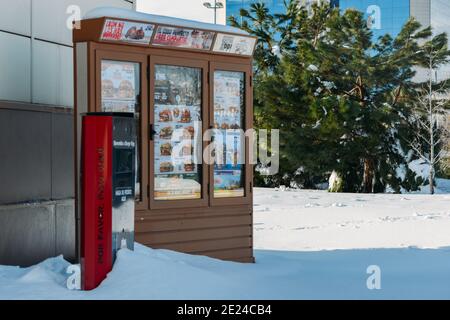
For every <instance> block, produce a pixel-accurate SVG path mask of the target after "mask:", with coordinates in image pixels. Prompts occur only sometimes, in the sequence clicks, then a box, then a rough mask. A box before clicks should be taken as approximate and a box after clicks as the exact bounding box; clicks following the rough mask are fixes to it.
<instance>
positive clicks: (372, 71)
mask: <svg viewBox="0 0 450 320" xmlns="http://www.w3.org/2000/svg"><path fill="white" fill-rule="evenodd" d="M297 4H298V2H297V1H290V2H288V3H286V6H287V10H286V13H285V14H281V15H270V14H269V13H268V11H267V10H266V8H265V6H264V5H263V4H257V5H256V4H255V5H253V6H252V7H251V9H250V10H249V11H245V10H243V11H242V12H241V15H242V17H243V22H242V23H238V22H237V20H236V19H232V23H233V24H234V25H236V26H238V27H241V28H243V29H245V30H247V31H248V32H250V33H251V34H253V35H256V36H257V37H258V39H259V41H258V46H257V55H256V58H255V61H256V63H255V65H256V66H255V69H256V70H257V73H256V77H255V121H256V124H255V126H256V127H257V128H267V129H271V128H275V129H280V149H281V150H280V156H281V159H280V167H281V169H282V170H281V172H280V174H279V175H278V176H276V177H271V178H270V179H266V182H269V183H270V184H272V185H273V184H280V183H284V184H287V183H291V182H297V183H299V184H300V185H302V186H303V187H314V185H315V183H316V182H319V181H324V180H326V177H327V176H328V175H329V174H331V173H332V172H334V174H335V175H336V176H338V177H339V178H341V179H342V190H343V191H351V192H382V191H384V190H385V188H386V187H387V186H388V185H389V186H391V187H392V188H393V189H394V190H396V191H400V189H401V188H402V187H404V181H402V179H401V178H399V177H397V174H396V171H397V169H398V168H399V167H400V166H402V165H403V166H404V165H405V164H406V160H405V156H404V154H403V151H402V150H401V149H402V148H401V147H399V145H401V142H399V141H400V140H401V138H402V137H403V136H406V137H408V136H409V133H408V128H409V126H408V125H409V123H408V119H410V116H411V112H412V111H411V107H410V99H409V98H408V97H409V96H410V95H411V94H412V93H413V92H414V83H413V81H412V78H413V76H414V74H415V71H414V65H415V64H417V63H419V60H420V56H419V54H418V53H419V52H420V46H419V44H418V41H419V40H421V39H425V38H426V37H429V36H430V30H429V29H425V30H420V24H419V23H417V22H416V21H414V20H411V21H409V22H408V23H407V24H406V25H405V26H404V28H403V29H402V31H401V32H400V34H399V35H398V37H396V38H395V39H392V38H391V37H390V36H389V35H386V36H383V37H381V38H380V39H378V40H377V41H373V40H372V39H373V38H372V33H371V31H370V29H369V28H368V27H367V21H366V20H365V19H364V17H363V15H362V13H360V12H358V11H355V10H348V11H346V12H344V13H341V12H339V10H338V9H334V8H331V7H330V6H329V5H326V4H322V5H313V6H312V10H311V11H307V10H306V9H305V8H303V7H299V6H298V5H297ZM248 21H249V22H248ZM274 48H276V50H275V49H274ZM408 174H410V172H409V173H408Z"/></svg>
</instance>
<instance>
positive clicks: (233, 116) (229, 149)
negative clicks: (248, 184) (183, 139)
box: [214, 71, 245, 198]
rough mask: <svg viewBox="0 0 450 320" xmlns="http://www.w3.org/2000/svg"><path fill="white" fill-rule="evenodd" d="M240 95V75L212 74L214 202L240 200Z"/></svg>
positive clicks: (241, 89) (241, 188)
mask: <svg viewBox="0 0 450 320" xmlns="http://www.w3.org/2000/svg"><path fill="white" fill-rule="evenodd" d="M244 94H245V89H244V73H243V72H230V71H215V73H214V128H215V129H216V130H215V135H214V140H215V142H216V152H217V154H216V160H215V164H214V197H215V198H222V197H243V196H244V172H245V170H244V150H245V149H244V148H245V139H244V136H243V129H244V124H243V123H244V108H245V106H244ZM241 129H242V130H241Z"/></svg>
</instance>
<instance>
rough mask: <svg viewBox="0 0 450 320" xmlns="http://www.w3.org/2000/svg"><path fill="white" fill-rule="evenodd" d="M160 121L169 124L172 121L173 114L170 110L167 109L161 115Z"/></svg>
mask: <svg viewBox="0 0 450 320" xmlns="http://www.w3.org/2000/svg"><path fill="white" fill-rule="evenodd" d="M159 121H160V122H169V121H172V113H171V112H170V110H168V109H165V110H163V111H161V112H160V113H159Z"/></svg>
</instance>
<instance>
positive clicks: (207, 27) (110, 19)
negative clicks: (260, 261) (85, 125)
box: [73, 8, 256, 262]
mask: <svg viewBox="0 0 450 320" xmlns="http://www.w3.org/2000/svg"><path fill="white" fill-rule="evenodd" d="M73 41H74V56H75V113H76V115H77V116H76V117H75V118H76V120H75V122H76V125H75V127H76V130H77V134H76V137H77V151H76V154H77V155H76V157H77V160H76V163H77V168H78V164H79V159H78V157H79V141H80V115H81V114H83V113H86V112H101V111H107V112H134V113H135V118H136V119H137V123H138V132H139V133H138V147H139V152H138V157H137V158H138V165H137V168H138V174H137V181H136V194H137V196H136V215H135V216H136V220H135V232H136V233H135V237H136V241H137V242H139V243H141V244H144V245H147V246H149V247H152V248H165V249H171V250H176V251H181V252H187V253H192V254H201V255H207V256H210V257H215V258H219V259H225V260H233V261H241V262H252V261H254V259H253V238H252V171H253V168H252V166H251V165H250V164H248V161H244V163H243V164H242V163H241V164H237V162H236V163H234V161H235V160H231V162H226V164H217V163H216V164H214V163H213V164H207V163H205V161H203V163H202V164H195V165H193V164H192V163H190V162H189V161H188V160H189V159H192V157H195V156H199V157H201V155H202V153H203V151H204V150H205V148H207V146H208V143H207V142H200V143H199V144H197V146H198V145H199V146H200V147H199V148H198V147H196V144H195V143H193V144H192V145H189V144H186V143H185V142H184V144H183V145H181V144H178V143H177V142H176V141H175V142H174V140H176V139H173V137H172V135H173V134H174V132H175V130H177V131H178V132H179V131H180V130H181V132H183V136H184V135H185V134H186V135H187V140H189V139H193V140H195V139H197V138H198V139H202V135H203V134H204V133H205V132H206V131H207V130H208V129H211V128H215V129H218V130H220V131H223V132H224V135H223V143H224V151H223V152H224V153H223V158H224V159H227V158H232V159H234V158H235V157H237V156H239V157H241V156H245V159H249V139H248V138H247V137H243V136H242V135H240V136H239V135H236V134H228V131H230V130H228V131H227V130H226V129H243V130H244V131H245V130H247V129H250V128H252V122H253V110H252V99H253V97H252V55H253V50H254V47H255V43H256V39H255V38H254V37H250V36H249V35H248V34H246V33H245V32H243V31H242V30H239V29H236V28H231V27H227V26H219V25H214V24H206V23H200V22H194V21H187V20H181V19H175V18H168V17H162V16H155V15H148V14H143V13H136V12H133V11H128V10H117V9H115V10H112V9H107V8H102V9H97V10H94V11H92V12H90V13H88V15H87V16H86V18H85V19H84V20H82V21H80V22H79V29H75V30H74V33H73ZM200 121H201V122H200ZM225 132H227V133H225ZM185 138H186V137H185ZM184 141H185V140H184ZM200 141H202V140H200ZM236 145H239V146H240V147H238V148H236ZM202 146H203V147H202ZM199 149H203V150H199ZM238 150H241V151H242V154H239V155H238V154H237V153H238V152H241V151H238ZM230 151H233V153H232V154H230ZM174 152H177V154H175V155H174ZM173 155H174V156H173ZM76 172H78V170H76ZM77 175H78V174H77ZM75 180H76V181H78V177H77V178H76V179H75ZM77 187H78V186H77ZM76 190H77V192H78V193H79V190H78V189H76ZM78 216H79V215H78Z"/></svg>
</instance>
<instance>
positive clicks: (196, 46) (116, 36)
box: [73, 7, 256, 57]
mask: <svg viewBox="0 0 450 320" xmlns="http://www.w3.org/2000/svg"><path fill="white" fill-rule="evenodd" d="M73 39H74V42H75V43H76V42H85V41H101V42H114V43H123V44H127V45H141V46H142V45H146V46H152V47H153V46H158V47H161V46H162V47H165V48H176V49H190V50H200V51H204V52H211V53H217V54H227V55H239V56H247V57H251V56H253V51H254V48H255V45H256V37H253V36H250V35H249V34H248V33H247V32H245V31H244V30H241V29H238V28H235V27H231V26H225V25H217V24H211V23H204V22H199V21H194V20H186V19H179V18H173V17H167V16H161V15H153V14H147V13H142V12H136V11H132V10H127V9H118V8H108V7H103V8H97V9H94V10H92V11H90V12H88V13H87V14H86V15H85V16H84V19H83V20H82V21H81V27H80V28H79V29H76V28H75V29H74V34H73Z"/></svg>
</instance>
